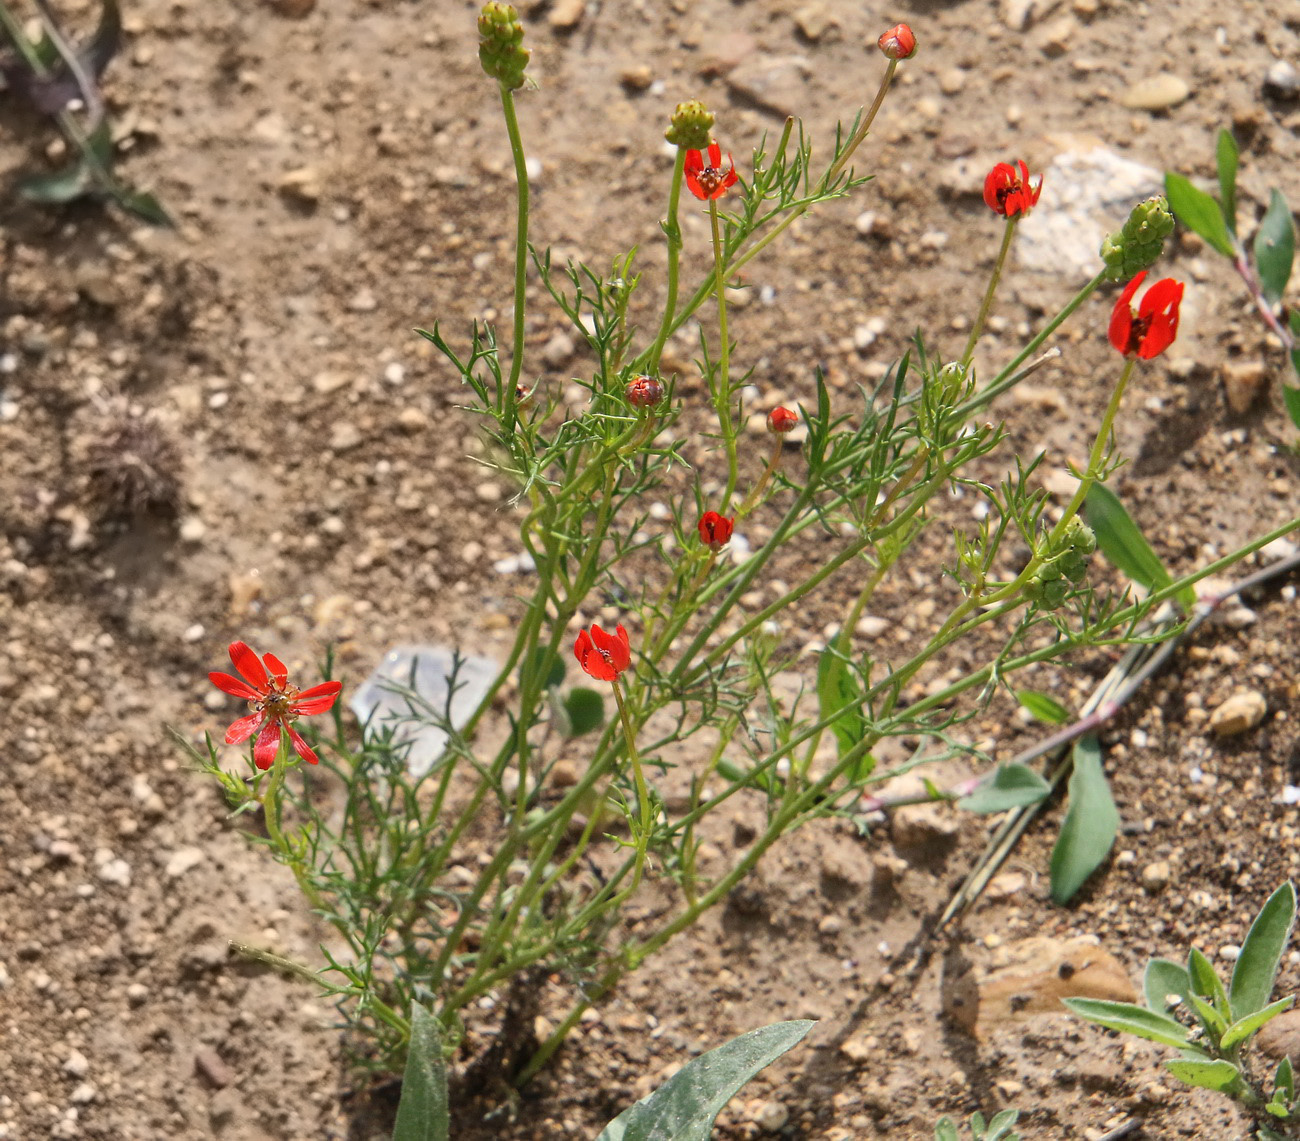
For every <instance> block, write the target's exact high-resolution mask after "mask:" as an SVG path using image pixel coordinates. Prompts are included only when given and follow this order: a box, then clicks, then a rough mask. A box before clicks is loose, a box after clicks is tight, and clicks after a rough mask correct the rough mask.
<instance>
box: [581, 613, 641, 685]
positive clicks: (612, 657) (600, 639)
mask: <svg viewBox="0 0 1300 1141" xmlns="http://www.w3.org/2000/svg"><path fill="white" fill-rule="evenodd" d="M591 640H592V643H593V644H594V645H595V647H596V649H597V650H598V651H599V652H600V655H601V657H602V658H605V659H606V660H607V661H608V663H609V665H610V667H611V668H612V669H613V671H614V673H615V674H616V675H617V674H621V673H622V672H623V671H624V670H625V669H627V667H628V666H630V665H631V664H632V650H631V646H630V644H629V642H628V636H627V631H626V630H624V629H623V626H622V624H621V623H620V624H619V626H618V627H616V629H615V631H614V633H613V634H611V633H609V631H607V630H602V629H601V628H600V627H599V626H597V625H596V624H595V623H594V622H593V623H592V625H591Z"/></svg>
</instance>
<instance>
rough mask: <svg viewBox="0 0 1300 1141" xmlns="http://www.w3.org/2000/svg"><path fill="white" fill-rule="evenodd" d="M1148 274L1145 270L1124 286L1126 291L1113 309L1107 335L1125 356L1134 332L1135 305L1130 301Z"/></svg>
mask: <svg viewBox="0 0 1300 1141" xmlns="http://www.w3.org/2000/svg"><path fill="white" fill-rule="evenodd" d="M1146 275H1147V271H1146V270H1143V271H1142V272H1141V273H1139V274H1138V275H1137V276H1136V277H1135V278H1134V279H1133V280H1132V281H1130V282H1129V283H1128V284H1127V285H1126V286H1124V292H1123V293H1121V294H1120V295H1119V300H1118V301H1116V302H1115V308H1114V309H1112V310H1111V314H1110V328H1109V329H1108V330H1107V332H1106V335H1107V337H1108V338H1109V339H1110V344H1111V348H1113V349H1114V350H1115V351H1116V352H1117V353H1123V354H1124V355H1125V356H1127V355H1128V353H1129V339H1130V337H1131V336H1132V333H1133V306H1132V304H1130V303H1131V302H1132V300H1133V294H1135V293H1136V292H1137V290H1138V286H1139V285H1141V284H1142V279H1143V278H1144V277H1146Z"/></svg>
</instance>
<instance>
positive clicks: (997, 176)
mask: <svg viewBox="0 0 1300 1141" xmlns="http://www.w3.org/2000/svg"><path fill="white" fill-rule="evenodd" d="M1016 167H1019V168H1020V169H1019V173H1017V170H1016ZM1042 192H1043V176H1042V175H1041V174H1040V175H1039V176H1038V180H1037V181H1036V182H1033V183H1031V182H1030V181H1029V168H1028V167H1027V166H1025V164H1024V163H1023V162H1022V161H1019V160H1017V162H1016V165H1015V166H1012V165H1011V164H1010V163H1009V162H1000V163H998V165H997V166H995V167H994V168H993V169H992V170H990V171H989V173H988V177H987V178H985V179H984V204H985V205H986V206H988V208H989V209H990V210H992V211H994V212H995V213H997V214H1002V215H1004V216H1005V217H1007V218H1012V217H1014V216H1015V215H1017V214H1028V213H1029V211H1030V210H1032V209H1033V208H1034V207H1035V206H1037V205H1038V196H1039V195H1040V194H1042Z"/></svg>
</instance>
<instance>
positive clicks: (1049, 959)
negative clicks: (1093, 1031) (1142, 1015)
mask: <svg viewBox="0 0 1300 1141" xmlns="http://www.w3.org/2000/svg"><path fill="white" fill-rule="evenodd" d="M1063 998H1104V999H1112V1000H1114V1001H1116V1002H1134V1001H1136V999H1137V993H1136V992H1135V991H1134V989H1133V984H1132V982H1130V981H1129V977H1128V974H1127V972H1126V971H1125V970H1124V966H1123V964H1122V963H1120V961H1119V960H1118V959H1116V958H1115V956H1114V955H1112V954H1111V953H1110V952H1109V951H1106V950H1104V949H1103V948H1102V947H1101V946H1100V944H1099V942H1098V940H1097V939H1096V938H1095V937H1094V936H1089V935H1080V936H1076V937H1075V938H1073V939H1054V938H1051V937H1050V936H1045V935H1035V936H1033V937H1032V938H1029V939H1022V940H1020V941H1019V942H1016V943H1008V944H1006V945H1004V946H1002V947H999V948H998V949H997V952H996V954H995V955H993V956H991V957H990V959H989V961H988V962H987V964H985V965H983V966H980V965H975V966H972V967H970V968H969V969H967V970H965V971H963V972H962V973H961V974H959V975H957V976H956V977H953V978H948V977H945V979H944V986H943V1004H944V1009H945V1010H946V1011H947V1013H948V1015H949V1016H950V1017H951V1018H952V1019H953V1020H954V1021H956V1022H957V1023H958V1024H959V1025H961V1026H962V1027H963V1028H964V1029H965V1030H966V1031H967V1032H968V1033H970V1034H973V1035H975V1036H976V1037H977V1038H985V1037H987V1036H988V1034H989V1032H990V1031H991V1029H992V1028H993V1027H994V1026H997V1025H999V1024H1002V1023H1005V1022H1007V1021H1008V1020H1010V1019H1025V1018H1028V1017H1030V1016H1032V1015H1038V1014H1063V1013H1065V1008H1064V1007H1063V1006H1062V1005H1061V999H1063Z"/></svg>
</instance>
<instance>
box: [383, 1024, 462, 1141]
mask: <svg viewBox="0 0 1300 1141" xmlns="http://www.w3.org/2000/svg"><path fill="white" fill-rule="evenodd" d="M450 1124H451V1123H450V1118H449V1116H448V1110H447V1070H446V1067H445V1066H444V1065H443V1062H442V1035H441V1033H440V1032H439V1026H438V1020H437V1019H436V1018H434V1017H433V1015H431V1014H430V1013H429V1012H428V1011H427V1010H425V1009H424V1007H422V1006H420V1005H419V1004H418V1003H413V1004H412V1005H411V1045H410V1049H409V1050H408V1051H407V1055H406V1073H405V1074H404V1075H403V1076H402V1100H401V1101H400V1102H398V1104H397V1123H396V1126H395V1127H394V1129H393V1141H447V1134H448V1130H449V1129H450Z"/></svg>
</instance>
